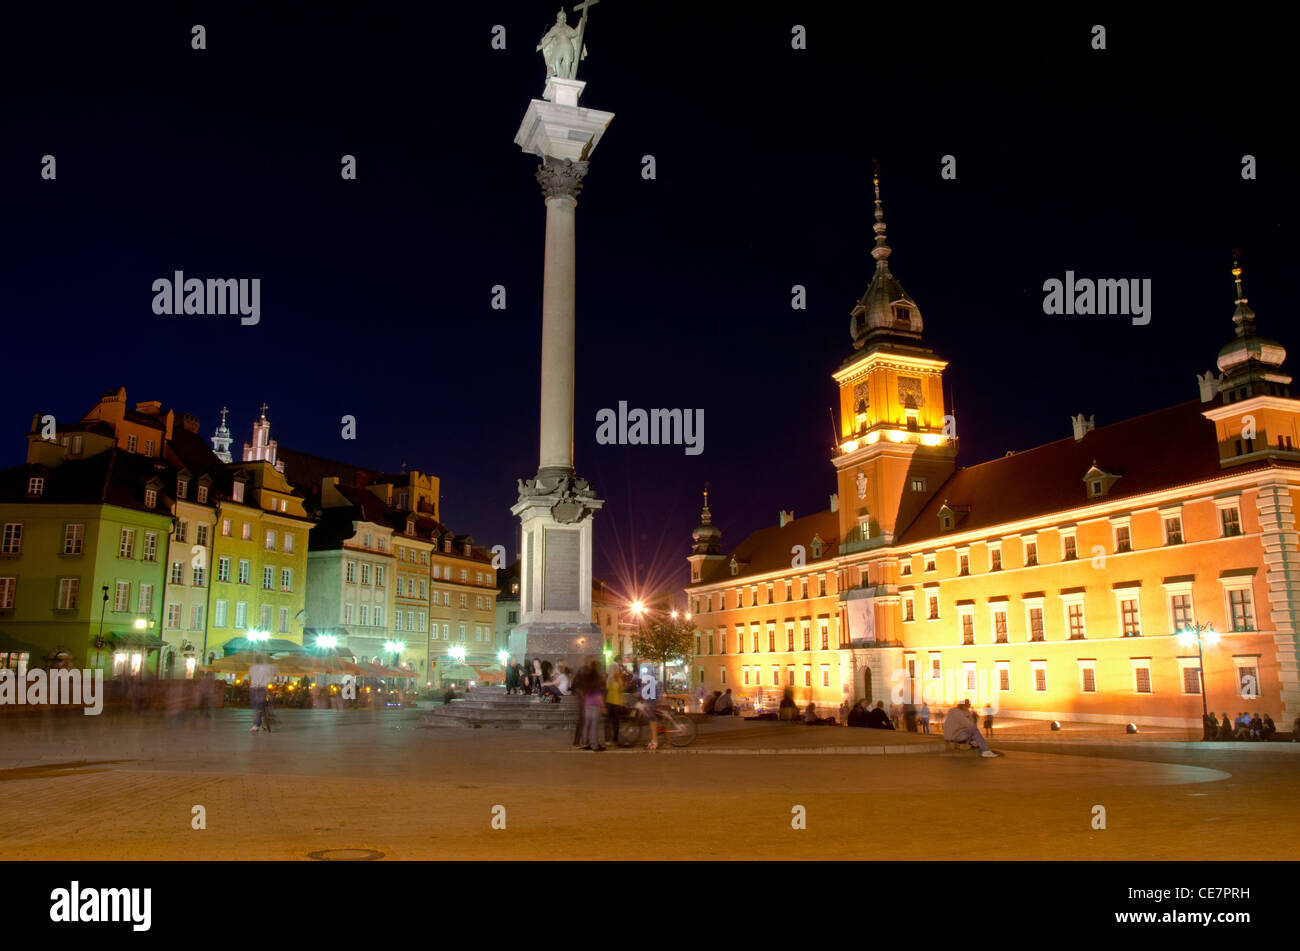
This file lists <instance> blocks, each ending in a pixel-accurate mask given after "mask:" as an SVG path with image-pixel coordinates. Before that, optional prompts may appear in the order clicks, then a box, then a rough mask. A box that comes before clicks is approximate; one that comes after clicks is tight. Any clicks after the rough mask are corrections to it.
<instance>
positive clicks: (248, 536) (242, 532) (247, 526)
mask: <svg viewBox="0 0 1300 951" xmlns="http://www.w3.org/2000/svg"><path fill="white" fill-rule="evenodd" d="M235 485H236V486H238V485H239V483H238V482H236V483H235ZM236 501H238V499H236ZM239 538H240V540H241V541H246V542H251V541H252V540H253V523H252V522H244V524H243V525H242V526H241V527H240V529H239Z"/></svg>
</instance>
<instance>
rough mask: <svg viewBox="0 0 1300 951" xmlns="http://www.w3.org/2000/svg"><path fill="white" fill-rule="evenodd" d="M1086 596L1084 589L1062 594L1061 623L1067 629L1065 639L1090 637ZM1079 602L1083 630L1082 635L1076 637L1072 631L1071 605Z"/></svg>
mask: <svg viewBox="0 0 1300 951" xmlns="http://www.w3.org/2000/svg"><path fill="white" fill-rule="evenodd" d="M1084 600H1085V599H1084V596H1083V592H1082V591H1072V592H1070V593H1069V594H1063V595H1061V623H1062V624H1063V625H1064V627H1063V628H1062V629H1063V630H1064V631H1065V639H1066V640H1067V641H1068V640H1071V639H1073V640H1086V639H1087V637H1088V609H1087V608H1086V607H1085V606H1084ZM1075 604H1077V605H1078V606H1079V611H1080V617H1081V620H1082V621H1083V632H1082V636H1081V637H1077V638H1076V637H1075V636H1074V634H1073V633H1072V632H1071V631H1070V606H1071V605H1075Z"/></svg>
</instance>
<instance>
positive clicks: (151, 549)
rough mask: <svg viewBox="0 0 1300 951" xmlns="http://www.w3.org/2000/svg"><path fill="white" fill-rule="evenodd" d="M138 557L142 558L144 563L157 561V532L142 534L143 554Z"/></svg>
mask: <svg viewBox="0 0 1300 951" xmlns="http://www.w3.org/2000/svg"><path fill="white" fill-rule="evenodd" d="M140 557H141V558H143V559H144V560H145V561H157V560H158V533H157V532H145V533H144V554H143V555H141V556H140Z"/></svg>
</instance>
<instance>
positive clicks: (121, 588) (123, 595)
mask: <svg viewBox="0 0 1300 951" xmlns="http://www.w3.org/2000/svg"><path fill="white" fill-rule="evenodd" d="M130 609H131V582H129V581H119V582H117V585H116V587H115V589H114V591H113V610H114V611H129V610H130Z"/></svg>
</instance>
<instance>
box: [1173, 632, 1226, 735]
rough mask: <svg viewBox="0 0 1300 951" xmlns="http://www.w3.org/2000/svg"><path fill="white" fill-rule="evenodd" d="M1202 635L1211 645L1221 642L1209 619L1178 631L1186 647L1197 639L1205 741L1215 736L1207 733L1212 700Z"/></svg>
mask: <svg viewBox="0 0 1300 951" xmlns="http://www.w3.org/2000/svg"><path fill="white" fill-rule="evenodd" d="M1202 635H1203V636H1204V639H1205V640H1206V641H1209V643H1210V646H1211V647H1213V646H1214V645H1215V644H1217V643H1219V632H1218V631H1216V630H1215V629H1214V625H1213V624H1211V623H1210V622H1209V621H1206V622H1205V623H1204V624H1195V623H1193V624H1192V625H1191V626H1190V627H1185V628H1183V629H1182V630H1181V631H1179V632H1178V643H1180V644H1182V645H1183V646H1184V647H1190V646H1191V644H1192V641H1193V640H1195V641H1196V663H1197V673H1198V674H1199V675H1200V680H1201V739H1202V741H1204V740H1211V739H1213V737H1211V736H1206V735H1205V727H1206V723H1205V721H1206V720H1207V719H1208V718H1209V715H1210V701H1209V698H1208V697H1207V696H1206V690H1205V652H1204V651H1203V650H1202V648H1201V639H1202Z"/></svg>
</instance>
